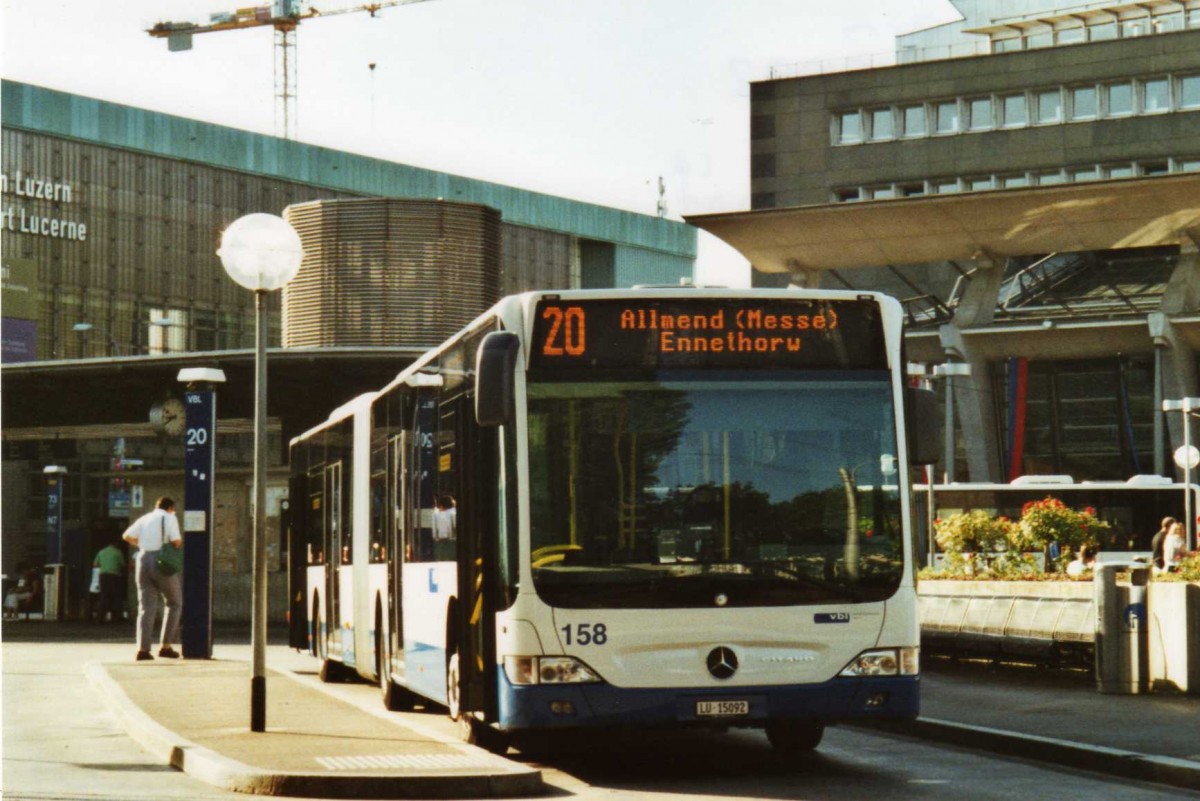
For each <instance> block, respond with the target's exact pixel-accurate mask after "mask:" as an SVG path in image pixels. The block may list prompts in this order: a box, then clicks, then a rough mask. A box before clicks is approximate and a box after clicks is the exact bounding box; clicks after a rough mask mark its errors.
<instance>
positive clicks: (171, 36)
mask: <svg viewBox="0 0 1200 801" xmlns="http://www.w3.org/2000/svg"><path fill="white" fill-rule="evenodd" d="M423 2H425V0H382V1H381V2H377V3H360V4H358V5H354V6H347V7H345V8H330V9H325V8H317V7H315V6H313V5H312V4H311V2H309V0H274V2H272V3H271V4H269V5H263V6H248V7H246V8H239V9H237V10H236V11H219V12H216V13H214V14H210V15H209V21H208V24H207V25H200V24H198V23H195V22H159V23H156V24H155V25H154V27H153V28H150V29H149V30H148V31H146V32H147V33H149V34H150V35H151V36H153V37H155V38H158V39H166V40H167V50H169V51H171V52H178V51H180V50H191V49H192V37H193V36H194V35H196V34H198V33H214V32H216V31H236V30H241V29H243V28H261V27H264V26H268V25H269V26H270V27H272V28H274V29H275V101H276V102H275V127H276V130H277V131H281V132H282V134H283V138H284V139H291V138H292V135H293V134H294V133H295V128H296V125H297V122H298V118H297V115H296V89H297V82H296V59H297V55H296V38H295V37H296V28H297V27H298V26H299V25H300V23H301V22H302V21H304V20H306V19H315V18H317V17H332V16H335V15H338V14H348V13H350V12H351V11H365V12H367V13H368V14H370V15H371V16H372V17H374V16H375V15H376V14H377V13H379V12H380V11H381V10H382V9H385V8H389V7H390V6H404V5H409V4H410V3H423Z"/></svg>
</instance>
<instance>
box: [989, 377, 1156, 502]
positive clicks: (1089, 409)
mask: <svg viewBox="0 0 1200 801" xmlns="http://www.w3.org/2000/svg"><path fill="white" fill-rule="evenodd" d="M994 368H995V369H994V373H993V377H994V380H995V386H994V391H995V396H996V398H997V399H998V400H999V403H998V404H997V412H998V415H999V418H1000V419H999V425H998V427H997V428H998V430H999V431H1000V434H1001V442H1002V443H1011V441H1012V438H1013V433H1014V429H1016V428H1017V427H1021V426H1023V428H1024V449H1023V451H1022V452H1020V453H1015V454H1014V453H1013V452H1012V450H1011V448H1007V449H1006V448H1003V447H1002V449H1001V450H1002V452H1004V453H1005V457H1006V458H1005V464H1004V467H1005V472H1006V473H1007V472H1008V470H1009V464H1010V460H1012V459H1014V458H1015V459H1016V460H1017V462H1018V465H1019V470H1018V473H1019V474H1020V475H1047V474H1066V475H1070V476H1072V477H1074V478H1075V480H1076V481H1083V480H1099V479H1110V480H1113V479H1125V478H1128V477H1129V476H1131V475H1134V474H1137V473H1149V472H1152V471H1153V469H1154V465H1153V456H1154V408H1153V407H1154V358H1153V357H1152V356H1149V355H1139V356H1116V357H1113V358H1109V359H1087V360H1078V361H1037V362H1029V365H1028V382H1027V385H1026V387H1025V389H1024V392H1025V419H1024V420H1023V421H1019V420H1016V419H1014V415H1013V413H1012V412H1011V411H1010V399H1012V398H1015V397H1016V395H1017V394H1018V393H1020V392H1021V391H1022V390H1021V388H1020V387H1019V386H1014V384H1015V383H1018V382H1017V378H1016V369H1015V360H1010V361H1008V362H999V363H997V364H995V365H994Z"/></svg>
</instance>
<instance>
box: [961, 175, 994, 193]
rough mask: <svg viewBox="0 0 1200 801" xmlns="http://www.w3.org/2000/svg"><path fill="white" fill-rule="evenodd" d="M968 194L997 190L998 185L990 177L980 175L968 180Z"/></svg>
mask: <svg viewBox="0 0 1200 801" xmlns="http://www.w3.org/2000/svg"><path fill="white" fill-rule="evenodd" d="M966 185H967V191H968V192H984V191H986V190H988V189H995V188H996V184H995V182H994V181H993V180H992V176H990V175H978V176H975V177H972V178H967V179H966Z"/></svg>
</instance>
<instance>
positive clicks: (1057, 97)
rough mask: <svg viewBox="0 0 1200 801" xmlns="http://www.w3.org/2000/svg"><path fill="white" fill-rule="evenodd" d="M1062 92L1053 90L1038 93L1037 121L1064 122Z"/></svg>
mask: <svg viewBox="0 0 1200 801" xmlns="http://www.w3.org/2000/svg"><path fill="white" fill-rule="evenodd" d="M1062 118H1063V114H1062V92H1060V91H1059V90H1057V89H1051V90H1047V91H1042V92H1038V93H1037V121H1038V122H1041V123H1047V122H1062Z"/></svg>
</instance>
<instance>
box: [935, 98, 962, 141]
mask: <svg viewBox="0 0 1200 801" xmlns="http://www.w3.org/2000/svg"><path fill="white" fill-rule="evenodd" d="M957 131H958V102H957V101H955V100H950V101H947V102H942V103H938V104H937V132H938V133H940V134H948V133H956V132H957Z"/></svg>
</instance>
